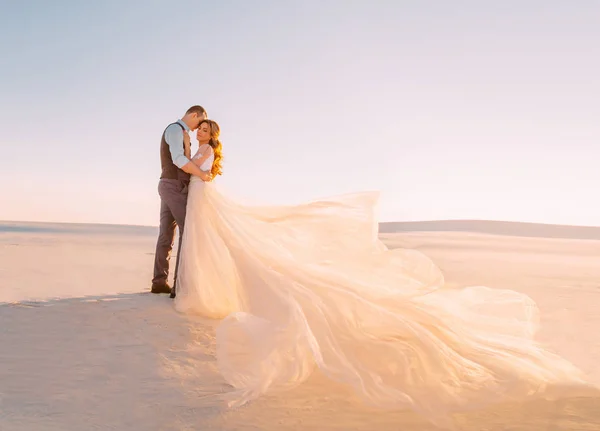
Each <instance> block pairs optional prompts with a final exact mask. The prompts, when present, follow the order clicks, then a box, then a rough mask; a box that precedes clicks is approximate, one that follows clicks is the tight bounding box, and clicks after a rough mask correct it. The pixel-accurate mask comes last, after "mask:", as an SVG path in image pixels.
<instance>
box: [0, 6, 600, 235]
mask: <svg viewBox="0 0 600 431" xmlns="http://www.w3.org/2000/svg"><path fill="white" fill-rule="evenodd" d="M599 22H600V2H598V1H595V0H578V1H576V2H567V1H562V0H561V1H558V0H547V1H537V0H528V1H527V2H523V1H515V0H509V1H503V2H491V1H487V2H482V1H475V0H474V1H461V0H457V1H453V2H442V1H430V0H418V1H417V0H413V1H400V0H397V1H396V0H387V1H384V0H373V1H367V0H363V1H356V0H339V1H336V0H318V1H315V0H304V1H288V0H264V1H263V0H253V1H246V0H238V1H233V0H220V1H218V2H217V1H198V0H196V1H188V0H180V1H178V2H175V3H173V2H168V1H166V0H165V1H158V0H154V1H151V0H145V1H137V0H127V1H113V0H103V1H95V2H88V1H85V2H84V1H79V0H77V1H61V0H56V1H53V2H49V1H31V0H19V1H16V0H15V1H8V0H5V1H1V2H0V58H1V59H2V60H1V61H2V64H1V67H0V146H1V150H2V151H1V154H2V155H1V157H0V184H2V186H1V187H0V220H29V221H64V222H90V223H122V224H142V225H157V224H158V213H159V197H158V194H157V184H158V178H159V174H160V160H159V143H160V137H161V134H162V132H163V130H164V128H165V127H166V126H167V125H168V124H169V123H170V122H172V121H175V120H177V119H178V118H181V116H182V115H183V114H184V112H185V111H186V109H187V108H188V107H189V106H191V105H195V104H200V105H202V106H204V107H205V108H206V109H207V111H208V115H209V117H210V118H212V119H214V120H216V121H217V122H218V123H219V125H220V127H221V141H222V142H223V151H224V161H223V176H221V177H218V179H217V180H216V181H217V184H218V186H219V187H220V188H221V189H222V190H223V192H224V193H227V194H229V195H230V196H232V197H233V198H236V199H241V200H243V201H245V202H250V203H257V204H273V205H274V204H286V205H287V204H294V203H301V202H305V201H309V200H314V199H318V198H322V197H328V196H332V195H337V194H344V193H351V192H358V191H365V190H379V191H380V192H381V198H380V202H379V207H378V216H379V218H380V220H381V221H404V220H412V221H414V220H435V219H488V220H508V221H528V222H539V223H558V224H573V225H590V226H600V190H599V188H600V168H599V164H600V79H599V78H598V77H600V26H599V25H598V23H599ZM193 142H194V141H193ZM194 143H195V142H194Z"/></svg>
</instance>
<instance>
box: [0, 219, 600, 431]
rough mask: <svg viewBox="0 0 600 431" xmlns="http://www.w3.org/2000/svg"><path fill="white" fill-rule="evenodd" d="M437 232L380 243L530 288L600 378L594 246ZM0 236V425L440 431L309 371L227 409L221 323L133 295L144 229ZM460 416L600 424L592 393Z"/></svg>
mask: <svg viewBox="0 0 600 431" xmlns="http://www.w3.org/2000/svg"><path fill="white" fill-rule="evenodd" d="M434 230H437V231H436V232H402V233H385V234H382V238H383V239H384V241H385V242H386V243H387V244H388V245H389V246H390V247H398V246H402V247H409V248H416V249H419V250H421V251H423V252H425V253H427V254H428V255H429V256H431V257H432V258H433V259H434V260H435V261H436V262H437V263H438V265H439V266H440V267H441V268H442V270H443V271H444V273H445V275H446V277H447V282H448V283H449V284H450V285H451V286H459V285H465V284H484V285H488V286H492V287H510V288H514V289H516V290H519V291H522V292H525V293H527V294H529V295H531V296H532V297H533V298H534V299H535V300H536V301H537V302H538V304H539V306H540V308H541V311H542V329H541V331H540V333H539V340H540V341H541V342H542V343H544V344H545V345H546V346H548V347H549V348H550V349H552V350H554V351H556V352H558V353H560V354H561V355H564V356H565V357H567V358H568V359H570V360H571V361H573V362H574V363H575V364H576V365H578V366H579V367H581V368H582V369H583V370H584V371H585V372H586V373H587V374H588V375H589V377H590V379H592V380H594V381H597V382H598V381H600V311H599V310H600V241H599V240H582V239H573V238H544V237H541V236H539V235H536V236H537V237H535V238H533V237H532V238H528V237H526V236H525V235H521V236H508V235H490V234H484V233H467V232H442V231H440V230H443V229H434ZM548 236H549V237H551V236H552V235H551V234H549V235H548ZM563 236H564V235H563ZM0 240H1V242H0V283H1V284H0V303H1V304H0V327H1V329H0V430H3V431H4V430H7V431H20V430H27V431H46V430H57V431H58V430H60V431H66V430H92V429H101V430H113V429H114V430H122V431H128V430H313V429H314V430H324V431H326V430H384V431H385V430H390V431H392V430H393V431H397V430H403V431H429V430H431V431H433V430H436V429H437V428H436V427H435V426H433V425H431V424H430V423H428V422H427V420H426V419H425V418H421V417H419V416H417V415H415V414H413V413H411V412H391V413H389V412H386V413H382V412H376V411H373V410H371V409H368V408H365V407H362V406H360V405H357V401H356V399H355V397H354V396H353V394H352V393H351V392H350V391H349V390H348V389H347V388H345V387H340V386H337V385H335V384H332V383H331V382H329V381H328V380H327V379H326V378H324V377H323V376H321V375H319V374H318V373H315V374H314V376H313V377H312V378H311V379H310V380H309V381H308V382H306V383H305V384H303V385H301V386H299V387H297V388H296V389H294V390H292V391H289V392H284V393H277V394H272V395H268V396H265V397H263V398H261V399H259V400H258V401H255V402H253V403H250V404H249V405H247V406H244V407H243V408H240V409H237V410H229V409H227V408H226V407H225V406H224V405H223V404H222V403H221V402H219V400H218V399H216V398H214V397H213V396H212V394H214V393H218V392H219V391H221V390H223V389H224V388H226V385H225V383H224V382H223V380H222V379H221V377H220V375H219V374H218V371H217V368H216V363H215V356H214V354H215V340H214V330H215V327H216V324H217V322H214V321H210V320H205V319H201V318H188V317H185V316H181V315H178V314H177V313H176V312H175V311H174V310H173V308H172V302H171V300H170V299H169V298H168V297H167V296H166V295H152V294H150V293H140V292H144V291H147V290H148V279H149V277H150V271H151V268H152V261H153V245H154V238H153V237H148V236H140V237H128V238H122V237H119V236H102V235H95V236H89V235H88V236H81V235H71V236H69V235H63V234H61V235H53V234H24V233H12V234H10V235H9V234H3V236H1V237H0ZM17 244H18V245H17ZM457 421H458V424H459V427H458V428H459V429H460V430H464V431H467V430H473V431H484V430H490V431H491V430H493V431H495V430H498V431H500V430H531V431H542V430H543V431H546V430H553V431H579V430H581V431H584V430H600V396H597V395H593V394H592V395H591V396H585V397H577V398H572V397H570V398H566V399H561V400H559V401H554V402H548V401H536V402H531V403H527V404H512V405H498V406H493V407H491V408H489V409H486V410H484V411H476V412H471V413H466V414H461V415H458V416H457Z"/></svg>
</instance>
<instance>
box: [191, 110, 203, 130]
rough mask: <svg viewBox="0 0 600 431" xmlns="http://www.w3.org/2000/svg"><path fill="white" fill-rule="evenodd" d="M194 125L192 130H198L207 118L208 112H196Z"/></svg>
mask: <svg viewBox="0 0 600 431" xmlns="http://www.w3.org/2000/svg"><path fill="white" fill-rule="evenodd" d="M193 119H194V127H192V128H191V129H192V130H196V129H197V128H198V126H199V125H200V123H201V122H202V121H204V120H206V112H203V113H202V114H200V115H198V114H194V118H193Z"/></svg>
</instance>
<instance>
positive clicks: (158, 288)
mask: <svg viewBox="0 0 600 431" xmlns="http://www.w3.org/2000/svg"><path fill="white" fill-rule="evenodd" d="M150 292H152V293H171V286H169V285H168V283H165V284H156V283H152V289H151V290H150Z"/></svg>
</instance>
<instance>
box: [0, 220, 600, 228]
mask: <svg viewBox="0 0 600 431" xmlns="http://www.w3.org/2000/svg"><path fill="white" fill-rule="evenodd" d="M448 222H460V223H466V222H471V223H472V222H479V223H481V222H484V223H505V224H506V223H508V224H521V225H539V226H556V227H570V228H588V229H600V225H598V226H593V225H579V224H562V223H546V222H531V221H517V220H495V219H475V218H474V219H470V218H464V219H463V218H461V219H458V218H457V219H424V220H395V221H391V220H390V221H380V222H378V224H380V225H381V224H390V223H396V224H408V223H448ZM0 223H39V224H42V223H43V224H61V225H67V224H68V225H96V226H97V225H101V226H121V227H143V228H158V225H144V224H132V223H107V222H69V221H42V220H0Z"/></svg>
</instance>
